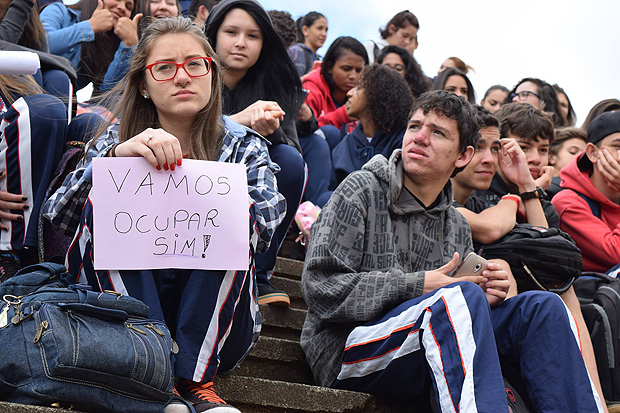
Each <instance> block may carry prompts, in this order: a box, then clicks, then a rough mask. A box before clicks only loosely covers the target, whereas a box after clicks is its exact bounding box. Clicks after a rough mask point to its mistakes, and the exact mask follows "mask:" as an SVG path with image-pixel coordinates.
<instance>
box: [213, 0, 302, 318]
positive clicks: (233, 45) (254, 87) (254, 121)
mask: <svg viewBox="0 0 620 413" xmlns="http://www.w3.org/2000/svg"><path fill="white" fill-rule="evenodd" d="M205 30H206V33H207V37H208V38H209V40H210V42H211V45H212V46H213V48H214V49H215V51H216V52H217V55H218V57H219V59H220V60H221V61H222V63H223V64H224V65H225V67H226V70H225V71H224V78H223V82H224V94H223V99H224V102H223V107H224V113H225V114H230V117H231V118H233V119H234V120H235V121H237V122H239V123H240V124H242V125H245V126H247V127H249V128H252V129H254V130H255V131H256V132H258V133H260V134H261V135H262V136H264V137H266V138H267V139H268V140H269V141H270V142H271V145H270V146H269V155H270V156H271V159H272V160H273V161H274V162H275V163H277V164H278V165H279V166H280V169H281V170H282V171H281V172H280V173H279V174H278V175H277V180H278V190H279V191H280V192H281V193H282V195H284V197H285V198H286V204H287V211H286V217H285V218H284V221H283V222H282V224H281V225H280V227H278V230H277V231H276V233H275V234H274V237H273V240H272V242H271V246H270V248H269V250H268V251H267V252H266V253H265V254H260V255H258V256H257V257H256V278H257V280H258V292H259V297H258V302H259V303H260V304H273V305H280V306H286V307H288V306H289V304H290V299H289V297H288V295H287V294H286V293H285V292H284V291H280V290H278V289H276V288H274V287H273V286H272V285H271V284H270V282H269V277H270V276H271V274H272V273H273V269H274V267H275V265H276V256H277V254H278V249H279V248H280V244H281V243H282V241H284V238H285V237H286V232H287V230H288V227H289V225H290V224H291V222H292V221H293V218H294V217H295V212H296V211H297V207H298V206H299V203H300V202H301V197H302V195H303V191H304V187H305V183H306V174H305V163H304V160H303V158H302V157H301V153H300V151H301V147H300V145H299V139H298V137H297V131H296V129H295V118H296V117H297V115H298V113H299V111H300V108H301V105H302V101H303V93H302V89H301V80H300V79H299V75H298V74H297V69H296V67H295V65H294V64H293V61H292V60H291V59H290V57H289V55H288V52H287V51H286V48H285V47H284V45H283V44H282V41H281V40H280V38H279V36H278V34H277V33H276V31H275V29H274V28H273V25H272V24H271V20H270V19H269V15H268V14H267V12H265V10H264V9H263V8H262V6H261V5H260V4H259V3H258V2H256V1H254V0H224V1H222V2H221V3H219V4H218V5H217V7H215V8H214V9H213V11H212V12H211V14H210V15H209V18H208V19H207V23H206V25H205Z"/></svg>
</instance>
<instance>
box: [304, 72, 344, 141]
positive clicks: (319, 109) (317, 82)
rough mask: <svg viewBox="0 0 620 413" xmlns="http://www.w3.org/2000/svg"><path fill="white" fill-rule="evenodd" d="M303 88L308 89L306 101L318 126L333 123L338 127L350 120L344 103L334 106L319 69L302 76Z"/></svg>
mask: <svg viewBox="0 0 620 413" xmlns="http://www.w3.org/2000/svg"><path fill="white" fill-rule="evenodd" d="M303 88H304V89H306V90H307V91H308V97H307V98H306V103H307V104H308V106H310V107H311V108H312V110H313V111H314V113H315V115H316V117H317V120H318V121H319V127H320V126H325V125H334V126H335V127H337V128H338V129H340V127H341V126H342V125H344V124H345V123H347V122H350V121H351V119H349V115H347V112H346V111H345V109H344V105H343V106H340V107H339V108H336V105H335V104H334V99H332V94H331V91H330V90H329V86H327V82H326V81H325V78H324V77H323V76H322V75H321V69H320V68H317V69H315V70H313V71H312V72H310V73H308V74H307V75H305V76H304V77H303Z"/></svg>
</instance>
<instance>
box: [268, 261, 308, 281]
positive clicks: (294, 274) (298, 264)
mask: <svg viewBox="0 0 620 413" xmlns="http://www.w3.org/2000/svg"><path fill="white" fill-rule="evenodd" d="M303 269H304V262H303V261H298V260H291V259H289V258H284V257H278V259H277V261H276V268H275V269H274V273H275V274H276V275H279V276H281V277H285V278H290V279H292V280H298V281H299V280H301V273H302V272H303Z"/></svg>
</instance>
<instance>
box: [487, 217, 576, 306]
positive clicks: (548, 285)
mask: <svg viewBox="0 0 620 413" xmlns="http://www.w3.org/2000/svg"><path fill="white" fill-rule="evenodd" d="M479 254H480V255H482V256H483V257H484V258H486V259H494V258H499V259H503V260H505V261H506V262H508V264H509V265H510V269H511V270H512V273H513V275H514V277H515V279H516V280H517V286H518V288H519V292H522V291H528V290H546V291H551V292H555V293H558V294H562V293H564V292H566V290H568V289H569V288H570V286H571V285H572V284H573V282H574V281H575V279H577V277H579V275H580V274H581V269H582V268H583V261H582V259H581V250H579V248H577V246H576V245H575V242H574V241H573V240H572V238H571V237H570V236H569V235H568V234H567V233H565V232H563V231H561V230H560V229H559V228H543V227H537V226H534V225H530V224H517V225H515V227H514V228H513V229H512V230H511V231H510V232H509V233H508V234H506V235H504V236H503V237H502V238H501V239H500V240H499V241H497V242H495V243H493V244H488V245H485V246H483V247H482V248H481V249H480V253H479Z"/></svg>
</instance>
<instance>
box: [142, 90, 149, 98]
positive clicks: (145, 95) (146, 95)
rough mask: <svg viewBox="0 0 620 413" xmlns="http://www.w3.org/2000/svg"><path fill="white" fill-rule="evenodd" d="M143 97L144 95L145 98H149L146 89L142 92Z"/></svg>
mask: <svg viewBox="0 0 620 413" xmlns="http://www.w3.org/2000/svg"><path fill="white" fill-rule="evenodd" d="M142 97H143V98H144V99H148V98H149V94H148V93H147V92H146V91H145V92H144V93H143V94H142Z"/></svg>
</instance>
